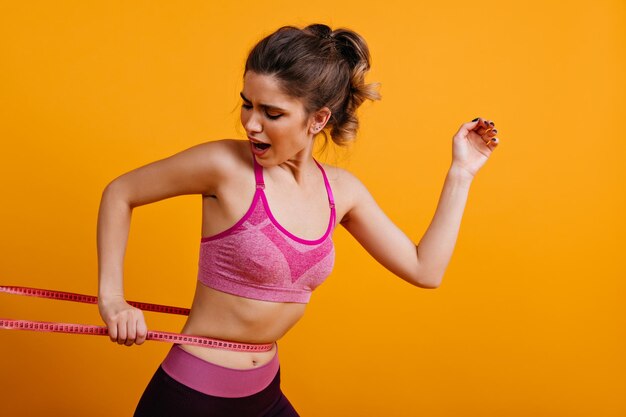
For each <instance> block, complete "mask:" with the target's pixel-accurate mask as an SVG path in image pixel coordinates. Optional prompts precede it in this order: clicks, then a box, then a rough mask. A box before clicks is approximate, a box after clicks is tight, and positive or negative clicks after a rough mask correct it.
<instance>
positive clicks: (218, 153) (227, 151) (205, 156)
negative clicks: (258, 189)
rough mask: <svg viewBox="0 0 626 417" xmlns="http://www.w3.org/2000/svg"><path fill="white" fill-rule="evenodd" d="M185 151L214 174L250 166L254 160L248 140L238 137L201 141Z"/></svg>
mask: <svg viewBox="0 0 626 417" xmlns="http://www.w3.org/2000/svg"><path fill="white" fill-rule="evenodd" d="M246 151H247V152H246ZM183 153H188V154H189V157H190V158H191V159H194V160H196V162H197V163H199V164H201V165H204V166H206V167H208V168H210V169H211V170H212V171H213V174H222V173H230V174H232V170H233V169H237V168H241V167H242V166H249V165H250V164H251V161H252V160H251V158H252V156H251V153H250V152H249V147H248V142H247V141H242V140H236V139H221V140H216V141H211V142H204V143H200V144H198V145H196V146H194V147H192V148H189V149H188V150H186V151H183Z"/></svg>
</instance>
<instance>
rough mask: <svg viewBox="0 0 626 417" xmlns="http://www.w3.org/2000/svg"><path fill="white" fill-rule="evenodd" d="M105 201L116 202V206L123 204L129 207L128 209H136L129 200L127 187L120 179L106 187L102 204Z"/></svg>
mask: <svg viewBox="0 0 626 417" xmlns="http://www.w3.org/2000/svg"><path fill="white" fill-rule="evenodd" d="M105 201H107V202H114V204H117V203H119V202H122V204H125V205H127V206H128V208H130V209H132V208H134V205H133V204H132V202H131V201H130V199H129V196H128V192H127V187H125V186H124V184H122V183H121V182H120V181H119V179H114V180H113V181H111V182H110V183H109V184H108V185H107V186H106V187H104V190H103V191H102V198H101V202H105Z"/></svg>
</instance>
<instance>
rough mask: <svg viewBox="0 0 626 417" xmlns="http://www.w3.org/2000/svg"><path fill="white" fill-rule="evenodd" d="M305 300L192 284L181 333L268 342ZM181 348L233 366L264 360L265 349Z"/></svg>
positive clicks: (266, 358) (295, 318)
mask: <svg viewBox="0 0 626 417" xmlns="http://www.w3.org/2000/svg"><path fill="white" fill-rule="evenodd" d="M305 309H306V304H302V303H276V302H269V301H260V300H251V299H248V298H243V297H239V296H236V295H231V294H227V293H224V292H221V291H217V290H214V289H211V288H209V287H207V286H205V285H203V284H202V283H200V282H198V283H197V285H196V293H195V296H194V300H193V304H192V306H191V311H190V313H189V317H188V319H187V322H186V323H185V326H184V327H183V330H182V333H184V334H192V335H196V336H207V337H212V338H216V339H223V340H230V341H236V342H244V343H272V342H275V341H277V340H278V339H280V338H281V337H282V336H284V335H285V333H287V331H288V330H289V329H290V328H292V327H293V326H294V325H295V324H296V323H297V322H298V320H299V319H300V318H301V317H302V316H303V314H304V311H305ZM182 348H183V349H184V350H186V351H187V352H189V353H191V354H192V355H194V356H197V357H199V358H201V359H203V360H205V361H208V362H211V363H214V364H217V365H221V366H225V367H228V368H234V369H249V368H254V367H257V366H261V365H264V364H266V363H268V362H269V361H270V360H271V359H272V358H273V357H274V355H275V354H276V346H274V347H273V349H272V350H271V351H268V352H234V351H229V350H223V349H215V348H206V347H201V346H189V345H182Z"/></svg>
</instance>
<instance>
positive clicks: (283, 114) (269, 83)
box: [241, 71, 319, 166]
mask: <svg viewBox="0 0 626 417" xmlns="http://www.w3.org/2000/svg"><path fill="white" fill-rule="evenodd" d="M241 98H242V105H241V124H242V125H243V127H244V129H245V130H246V134H247V136H248V140H249V141H250V146H251V148H252V152H253V153H254V154H255V156H256V159H257V161H258V162H259V163H260V164H261V165H263V166H273V165H278V164H281V163H283V162H285V161H288V160H293V159H298V158H299V157H303V156H306V155H307V154H308V155H310V154H311V150H312V147H313V136H314V132H315V129H317V128H318V126H319V123H318V124H316V118H315V116H314V115H312V116H309V115H307V112H306V110H305V108H304V103H303V102H302V100H300V99H297V98H294V97H290V96H288V95H286V94H284V93H283V92H282V90H281V88H280V85H279V83H278V81H277V79H276V78H275V77H273V76H271V75H261V74H257V73H254V72H252V71H248V72H247V73H246V74H245V76H244V86H243V91H242V92H241Z"/></svg>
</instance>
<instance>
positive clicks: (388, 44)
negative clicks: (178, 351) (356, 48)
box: [0, 0, 626, 417]
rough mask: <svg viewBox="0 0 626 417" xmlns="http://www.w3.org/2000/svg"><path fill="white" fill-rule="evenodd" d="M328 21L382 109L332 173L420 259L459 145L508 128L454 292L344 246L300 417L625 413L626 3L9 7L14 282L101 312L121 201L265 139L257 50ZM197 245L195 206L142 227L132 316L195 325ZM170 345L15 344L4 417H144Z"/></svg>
mask: <svg viewBox="0 0 626 417" xmlns="http://www.w3.org/2000/svg"><path fill="white" fill-rule="evenodd" d="M339 3H341V4H339ZM318 21H319V22H325V23H329V24H331V25H336V26H347V27H350V28H353V29H355V30H357V31H359V32H360V33H362V34H363V35H364V36H365V37H366V39H367V40H368V42H369V44H370V47H371V50H372V55H373V60H374V61H373V65H374V66H373V71H372V75H371V77H370V79H371V80H372V81H380V82H381V83H382V90H381V91H382V94H383V100H382V101H381V102H379V103H376V104H372V105H367V106H365V108H364V109H363V111H362V112H361V115H362V130H361V134H360V138H359V141H358V144H357V145H356V146H355V147H353V148H352V149H351V150H350V151H349V152H342V153H340V154H339V155H333V154H330V155H329V156H328V158H327V160H328V161H329V162H333V161H338V162H339V163H340V164H341V165H343V166H345V167H347V168H348V169H350V170H352V171H353V172H354V173H355V174H356V175H357V176H359V177H360V178H361V179H362V180H363V181H364V182H365V183H366V184H367V185H368V187H369V188H370V190H371V192H372V193H373V194H374V195H375V197H376V198H377V200H378V201H379V203H380V205H381V206H382V207H383V208H384V209H385V210H386V211H387V212H388V214H389V215H390V216H391V217H392V218H393V219H394V220H395V221H396V222H397V223H398V224H399V225H400V226H401V227H402V228H403V229H404V230H405V231H406V232H407V233H408V234H409V235H410V236H412V237H413V238H414V239H415V240H418V239H419V238H420V237H421V235H422V233H423V232H424V230H425V229H426V227H427V225H428V223H429V221H430V219H431V217H432V214H433V212H434V208H435V204H436V202H437V199H438V196H439V191H440V189H441V186H442V183H443V179H444V176H445V172H446V169H447V166H448V164H449V160H450V142H451V141H450V138H451V136H452V134H453V133H454V132H455V131H456V129H457V127H458V125H459V124H460V123H461V122H464V121H467V120H470V119H472V118H474V117H476V116H483V117H488V118H492V119H493V120H495V121H496V123H497V126H498V128H499V130H500V132H501V135H500V137H501V146H500V148H499V149H498V150H497V152H496V154H495V155H494V157H493V159H492V160H491V161H490V162H489V163H488V164H487V166H486V167H485V168H484V169H483V171H481V172H480V174H479V176H478V177H477V178H476V180H475V182H474V184H473V186H472V191H471V195H470V199H469V204H468V208H467V211H466V214H465V217H464V220H463V225H462V230H461V235H460V238H459V242H458V247H457V250H456V253H455V256H454V257H453V260H452V263H451V265H450V268H449V270H448V273H447V275H446V277H445V280H444V284H443V286H442V287H441V288H440V289H438V290H436V291H427V290H419V289H416V288H413V287H410V286H409V285H408V284H405V283H404V282H402V281H401V280H399V279H396V278H394V277H393V276H392V275H391V274H390V273H388V272H386V271H385V270H384V269H383V268H382V267H380V266H379V265H377V264H376V263H375V262H374V261H373V260H372V259H370V258H369V257H368V255H367V254H366V253H365V252H364V251H363V250H362V249H361V248H360V247H358V245H357V244H356V243H355V242H354V241H353V240H352V238H350V236H349V235H347V234H346V233H345V231H343V230H339V231H338V232H337V233H336V243H337V247H338V256H339V257H338V261H337V267H336V270H335V272H334V273H333V275H332V277H331V278H330V279H329V281H328V282H327V283H326V284H324V286H322V288H321V289H320V290H319V291H318V292H316V294H314V297H313V300H312V303H311V304H310V306H309V309H308V314H307V316H306V317H305V318H304V320H303V321H302V322H301V323H300V324H299V326H297V327H296V328H295V329H294V330H293V332H292V333H290V334H289V335H288V336H287V337H285V338H284V339H283V340H282V342H281V344H280V349H281V360H282V367H283V381H284V382H283V385H284V390H285V391H286V393H287V394H288V396H289V397H290V399H291V400H292V401H293V402H294V403H295V404H296V406H297V408H298V409H299V410H300V412H301V414H302V415H303V416H342V417H346V416H431V417H439V416H441V417H443V416H455V417H456V416H481V417H486V416H494V417H495V416H498V417H499V416H509V417H510V416H551V417H552V416H568V417H572V416H594V417H600V416H624V415H626V396H625V395H624V393H625V392H626V377H625V375H626V355H625V354H624V353H625V352H626V333H625V331H624V330H625V329H626V314H625V313H626V303H624V298H625V295H626V281H625V280H624V278H625V276H626V274H625V267H624V263H623V253H622V252H623V249H624V243H623V237H624V234H625V232H626V222H625V220H624V213H625V212H626V210H625V208H626V193H625V192H624V191H625V185H626V184H625V183H626V170H625V168H624V163H623V160H624V155H625V153H626V141H625V140H624V139H625V137H624V120H626V119H625V117H626V103H625V101H626V99H625V94H624V92H625V91H626V80H625V76H624V74H626V4H625V3H624V1H619V0H614V1H609V0H605V1H593V2H592V1H571V2H543V1H537V0H532V1H526V2H517V4H516V5H511V4H510V2H501V1H484V0H478V1H474V2H465V1H450V2H423V1H405V2H403V3H402V2H394V1H390V2H376V3H374V2H372V3H371V4H369V5H368V4H365V3H364V2H362V1H346V2H323V3H319V2H295V1H293V0H291V1H275V2H258V1H254V2H253V1H233V2H226V1H187V2H168V1H160V2H148V1H135V2H122V1H117V2H83V1H65V2H45V1H30V2H3V5H2V13H0V44H1V46H2V61H3V62H2V65H1V66H0V84H1V85H2V87H1V88H2V93H1V100H0V141H1V143H2V148H1V150H0V154H1V155H2V163H1V164H0V189H1V191H2V193H1V196H2V204H0V230H1V236H2V237H1V239H0V284H4V285H23V286H33V287H42V288H54V289H59V290H65V291H74V292H81V293H89V294H95V293H96V290H97V285H96V284H97V276H96V252H95V225H96V214H97V208H98V203H99V199H100V193H101V191H102V189H103V187H104V186H105V185H106V184H107V183H108V181H110V180H111V179H112V178H114V177H115V176H117V175H119V174H121V173H122V172H125V171H128V170H130V169H132V168H135V167H137V166H139V165H142V164H145V163H147V162H150V161H153V160H155V159H158V158H162V157H165V156H167V155H170V154H172V153H174V152H177V151H179V150H182V149H185V148H187V147H190V146H192V145H194V144H196V143H199V142H203V141H207V140H213V139H218V138H224V137H243V135H242V132H241V129H238V127H237V123H238V121H237V117H238V112H237V111H236V106H237V104H238V102H239V100H238V97H237V96H238V94H237V93H238V92H239V89H240V81H241V70H242V67H243V62H244V59H245V55H246V52H247V51H248V49H249V48H250V47H251V46H252V45H253V44H254V42H255V41H257V40H258V39H259V38H260V37H261V36H262V35H264V34H267V33H268V32H270V31H272V30H274V29H275V28H277V27H278V26H281V25H283V24H296V25H305V24H307V23H311V22H318ZM199 231H200V199H199V198H197V197H193V196H191V197H181V198H177V199H172V200H169V201H164V202H160V203H157V204H154V205H151V206H147V207H141V208H138V209H137V210H136V211H135V214H134V218H133V224H132V232H131V238H130V243H129V249H128V254H127V264H126V294H127V297H128V299H131V300H144V301H149V302H157V303H165V304H173V305H189V304H190V301H191V297H192V294H193V289H194V285H195V272H196V262H197V258H196V257H197V248H198V241H199ZM0 317H10V318H24V319H33V320H49V321H69V322H84V323H100V319H99V316H98V314H97V308H96V307H95V306H90V305H75V304H73V303H63V302H59V301H49V300H41V299H29V298H24V297H18V296H9V295H6V294H4V295H3V294H0ZM146 317H147V319H148V325H149V327H151V328H153V329H163V330H171V331H178V330H180V327H181V326H182V323H183V321H182V319H181V318H176V317H167V316H162V315H159V314H154V313H146ZM167 350H168V345H166V344H163V343H156V342H152V343H146V344H145V345H143V346H140V347H132V348H125V347H119V346H117V345H115V344H111V343H110V342H109V341H108V339H107V338H104V337H88V336H76V335H60V334H43V333H30V332H17V331H0V355H1V363H2V365H1V366H0V414H2V415H19V416H35V415H40V414H42V413H43V412H44V411H46V412H47V414H50V413H52V414H55V413H56V415H67V416H79V415H90V416H108V415H120V416H124V415H131V414H132V410H133V409H134V405H135V404H136V401H137V399H138V397H139V396H140V395H141V393H142V391H143V389H144V387H145V385H146V383H147V381H148V380H149V378H150V377H151V375H152V373H153V372H154V370H155V369H156V367H157V366H158V364H159V362H160V361H161V359H162V358H163V357H164V355H165V353H166V351H167Z"/></svg>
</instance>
